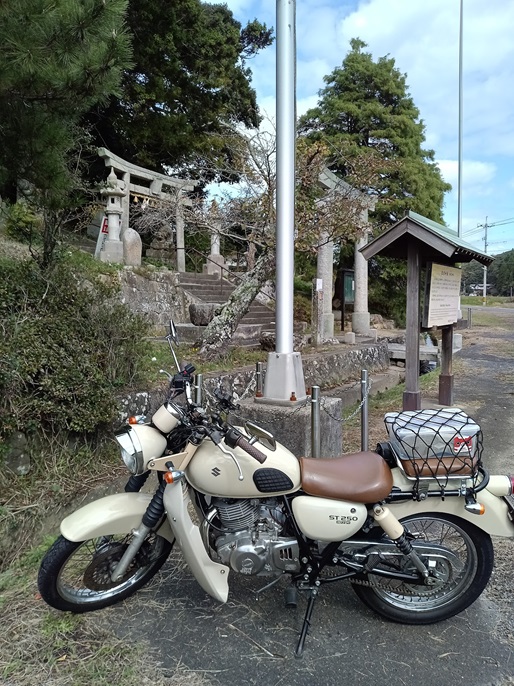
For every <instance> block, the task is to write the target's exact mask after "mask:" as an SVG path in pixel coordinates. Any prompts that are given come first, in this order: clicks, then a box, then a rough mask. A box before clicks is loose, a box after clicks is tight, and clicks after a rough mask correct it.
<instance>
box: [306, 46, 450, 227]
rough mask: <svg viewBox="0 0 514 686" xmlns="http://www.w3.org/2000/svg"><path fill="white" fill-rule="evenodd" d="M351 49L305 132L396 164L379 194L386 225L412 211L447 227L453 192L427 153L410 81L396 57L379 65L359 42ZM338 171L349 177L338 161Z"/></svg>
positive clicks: (380, 213) (380, 216) (378, 213)
mask: <svg viewBox="0 0 514 686" xmlns="http://www.w3.org/2000/svg"><path fill="white" fill-rule="evenodd" d="M350 45H351V50H350V52H349V53H348V54H347V55H346V57H345V59H344V60H343V63H342V65H341V67H337V68H336V69H334V71H333V72H332V73H331V74H330V75H329V76H326V77H325V83H326V84H327V85H326V87H325V88H324V89H323V90H321V91H320V94H319V95H320V98H319V102H318V106H317V107H316V108H314V109H311V110H309V111H308V112H307V113H306V114H305V115H304V116H303V117H302V119H301V122H300V132H301V133H303V134H307V135H309V136H310V137H313V138H321V139H323V140H325V141H326V142H328V143H331V142H332V143H338V144H340V142H341V141H347V142H348V141H349V142H351V143H352V144H353V145H354V146H355V148H356V149H363V148H374V149H376V150H377V151H379V152H380V154H381V155H382V156H383V158H384V159H385V160H388V161H391V160H395V161H396V165H395V166H394V169H393V171H391V170H390V169H389V170H387V171H385V173H384V174H383V175H382V177H381V179H380V181H379V183H377V185H376V187H375V188H374V189H373V190H374V191H376V192H377V193H378V196H379V201H378V202H377V207H376V211H375V217H376V218H377V219H378V220H379V222H380V223H391V222H394V221H397V220H398V219H401V218H402V217H403V216H404V215H405V213H406V212H407V210H409V209H410V210H414V211H415V212H419V213H420V214H422V215H424V216H426V217H429V218H430V219H433V220H434V221H438V222H441V221H442V208H443V200H444V193H445V192H446V191H448V190H450V188H451V187H450V186H449V185H448V184H447V183H445V182H444V181H443V179H442V177H441V174H440V171H439V168H438V167H437V165H436V164H435V162H434V151H433V150H425V149H424V148H423V144H424V142H425V126H424V124H423V121H422V120H421V119H420V118H419V114H420V113H419V110H418V108H417V107H416V106H415V105H414V102H413V100H412V98H411V96H410V95H409V93H408V90H407V85H406V76H405V75H404V74H402V73H401V72H400V71H399V70H398V69H397V68H396V67H395V61H394V59H393V58H391V57H387V56H386V57H380V58H379V59H378V60H377V61H374V60H373V58H372V55H371V54H370V53H369V52H365V51H364V48H366V43H364V42H363V41H361V40H359V39H353V40H352V41H351V43H350ZM334 170H336V171H338V172H339V173H340V174H342V175H343V176H344V175H345V172H346V170H345V167H344V165H340V164H338V161H337V159H335V160H334Z"/></svg>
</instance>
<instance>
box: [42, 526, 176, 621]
mask: <svg viewBox="0 0 514 686" xmlns="http://www.w3.org/2000/svg"><path fill="white" fill-rule="evenodd" d="M130 538H131V536H130V534H122V535H116V536H100V537H98V538H93V539H90V540H87V541H82V542H79V543H75V542H73V541H69V540H68V539H67V538H64V536H59V538H58V539H57V540H56V541H55V543H54V544H53V545H52V547H51V548H50V549H49V550H48V552H47V553H46V555H45V557H44V558H43V561H42V562H41V567H40V569H39V576H38V587H39V592H40V594H41V597H42V598H43V600H45V601H46V602H47V603H48V604H49V605H51V606H52V607H55V608H56V609H57V610H65V611H69V612H75V613H79V612H89V611H92V610H100V609H101V608H103V607H108V606H109V605H114V604H115V603H117V602H119V601H120V600H123V599H125V598H128V597H129V596H130V595H132V594H133V593H135V592H136V591H137V590H138V589H140V588H141V587H142V586H144V585H145V584H146V583H147V582H148V581H149V580H150V579H151V578H152V577H153V576H155V574H156V573H157V572H158V571H159V569H160V568H161V567H162V565H163V564H164V563H165V561H166V558H167V557H168V555H169V553H170V551H171V548H172V544H171V543H170V542H169V541H167V540H166V539H164V538H162V536H158V535H157V534H155V533H150V534H149V535H148V536H147V538H146V540H145V541H144V543H143V545H142V547H141V548H140V550H139V552H138V553H137V555H136V557H135V558H134V560H133V561H132V563H131V564H130V566H129V568H128V569H127V571H126V573H125V574H124V575H123V577H122V578H121V579H120V580H119V581H116V582H113V581H112V580H111V574H112V572H113V571H114V569H115V568H116V565H117V564H118V562H119V561H120V560H121V557H122V555H123V553H124V552H125V550H126V548H127V545H128V543H129V542H130Z"/></svg>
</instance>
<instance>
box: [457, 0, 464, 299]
mask: <svg viewBox="0 0 514 686" xmlns="http://www.w3.org/2000/svg"><path fill="white" fill-rule="evenodd" d="M463 23H464V2H463V0H460V12H459V127H458V128H459V131H458V140H459V151H458V155H459V164H458V177H457V235H458V237H459V238H462V112H463V105H462V49H463V48H462V45H463V42H462V33H463V31H462V29H463ZM459 309H460V307H459Z"/></svg>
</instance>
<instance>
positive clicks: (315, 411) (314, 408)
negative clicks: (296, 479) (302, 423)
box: [311, 386, 321, 457]
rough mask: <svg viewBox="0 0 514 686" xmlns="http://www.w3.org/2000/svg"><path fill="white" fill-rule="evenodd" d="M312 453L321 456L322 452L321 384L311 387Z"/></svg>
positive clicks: (314, 455)
mask: <svg viewBox="0 0 514 686" xmlns="http://www.w3.org/2000/svg"><path fill="white" fill-rule="evenodd" d="M311 454H312V457H319V456H320V454H321V422H320V403H319V386H312V388H311Z"/></svg>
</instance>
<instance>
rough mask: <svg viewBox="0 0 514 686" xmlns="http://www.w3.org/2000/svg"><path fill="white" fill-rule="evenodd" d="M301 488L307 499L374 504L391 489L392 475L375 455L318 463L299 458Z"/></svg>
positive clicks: (317, 460)
mask: <svg viewBox="0 0 514 686" xmlns="http://www.w3.org/2000/svg"><path fill="white" fill-rule="evenodd" d="M300 469H301V475H302V488H303V490H304V491H305V492H306V493H308V494H309V495H317V496H320V497H322V498H335V499H337V500H350V501H352V502H354V503H376V502H379V501H380V500H383V499H384V498H386V497H387V496H388V495H389V493H390V492H391V489H392V487H393V475H392V474H391V470H390V469H389V467H388V466H387V464H386V463H385V462H384V460H383V459H382V458H381V457H380V455H378V454H377V453H372V452H364V453H351V454H350V455H343V456H342V457H335V458H331V459H320V458H310V457H301V458H300Z"/></svg>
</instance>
